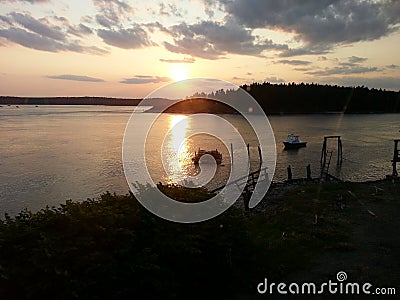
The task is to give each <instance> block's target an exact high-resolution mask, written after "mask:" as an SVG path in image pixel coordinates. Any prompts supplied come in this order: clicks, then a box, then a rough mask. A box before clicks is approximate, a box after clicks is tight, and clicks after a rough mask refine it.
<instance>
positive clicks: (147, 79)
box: [120, 75, 171, 84]
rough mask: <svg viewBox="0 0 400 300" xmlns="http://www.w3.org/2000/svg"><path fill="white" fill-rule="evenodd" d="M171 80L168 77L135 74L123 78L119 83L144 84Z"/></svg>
mask: <svg viewBox="0 0 400 300" xmlns="http://www.w3.org/2000/svg"><path fill="white" fill-rule="evenodd" d="M168 81H171V79H170V78H168V77H160V76H148V75H135V76H134V77H131V78H125V79H123V80H121V81H120V83H125V84H146V83H160V82H168Z"/></svg>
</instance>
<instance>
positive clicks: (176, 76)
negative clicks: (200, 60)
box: [169, 65, 189, 81]
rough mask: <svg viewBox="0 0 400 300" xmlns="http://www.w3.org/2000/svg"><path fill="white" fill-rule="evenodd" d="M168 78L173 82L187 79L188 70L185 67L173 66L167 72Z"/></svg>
mask: <svg viewBox="0 0 400 300" xmlns="http://www.w3.org/2000/svg"><path fill="white" fill-rule="evenodd" d="M169 77H171V78H172V80H174V81H181V80H185V79H188V78H189V70H188V67H187V66H185V65H175V66H173V67H172V68H171V70H170V72H169Z"/></svg>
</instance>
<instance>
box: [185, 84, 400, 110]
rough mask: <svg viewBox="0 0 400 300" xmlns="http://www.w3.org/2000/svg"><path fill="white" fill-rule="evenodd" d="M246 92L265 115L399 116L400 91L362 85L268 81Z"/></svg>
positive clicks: (221, 94) (223, 95)
mask: <svg viewBox="0 0 400 300" xmlns="http://www.w3.org/2000/svg"><path fill="white" fill-rule="evenodd" d="M240 88H241V89H243V90H245V91H247V92H248V93H249V94H250V95H251V96H253V98H254V99H255V100H256V101H257V102H258V103H259V104H260V106H261V107H262V109H263V110H264V111H265V112H266V113H269V114H283V113H326V112H342V113H399V112H400V91H397V92H395V91H387V90H382V89H375V88H371V89H370V88H368V87H365V86H357V87H344V86H338V85H322V84H315V83H287V84H285V83H281V84H273V83H270V82H263V83H258V82H254V83H252V84H249V85H247V84H245V85H242V86H241V87H240ZM239 95H243V93H242V92H240V91H239V90H234V89H231V90H222V89H221V90H218V91H215V92H212V93H209V94H206V93H196V94H195V95H193V96H194V97H204V98H211V99H221V100H228V101H229V99H233V98H235V97H238V96H239Z"/></svg>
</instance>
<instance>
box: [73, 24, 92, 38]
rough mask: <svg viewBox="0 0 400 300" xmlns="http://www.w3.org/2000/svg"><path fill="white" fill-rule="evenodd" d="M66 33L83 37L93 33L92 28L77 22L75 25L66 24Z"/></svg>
mask: <svg viewBox="0 0 400 300" xmlns="http://www.w3.org/2000/svg"><path fill="white" fill-rule="evenodd" d="M68 33H70V34H73V35H76V36H79V37H83V36H85V35H90V34H92V33H93V30H92V29H91V28H89V27H88V26H86V25H85V24H79V25H76V26H73V25H70V26H68Z"/></svg>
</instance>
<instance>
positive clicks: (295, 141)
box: [283, 133, 307, 149]
mask: <svg viewBox="0 0 400 300" xmlns="http://www.w3.org/2000/svg"><path fill="white" fill-rule="evenodd" d="M283 144H284V145H285V149H298V148H302V147H306V146H307V142H302V141H300V140H299V136H298V135H295V134H293V133H292V134H289V135H288V137H287V139H286V140H285V141H283Z"/></svg>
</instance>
